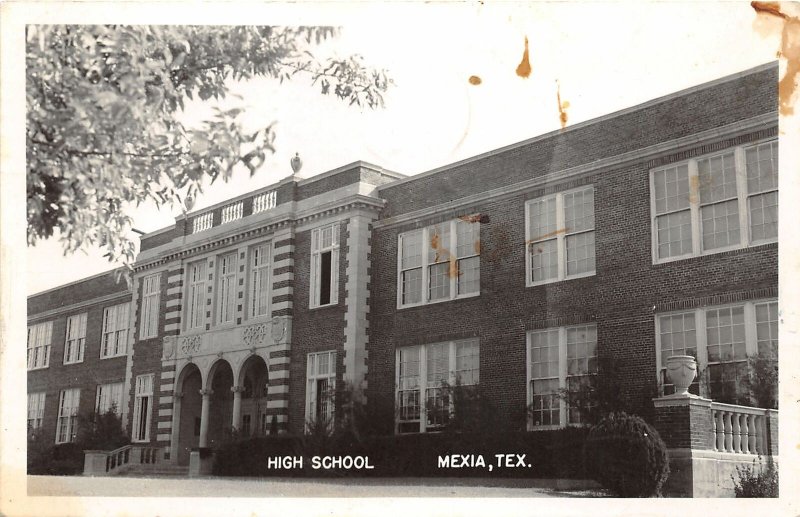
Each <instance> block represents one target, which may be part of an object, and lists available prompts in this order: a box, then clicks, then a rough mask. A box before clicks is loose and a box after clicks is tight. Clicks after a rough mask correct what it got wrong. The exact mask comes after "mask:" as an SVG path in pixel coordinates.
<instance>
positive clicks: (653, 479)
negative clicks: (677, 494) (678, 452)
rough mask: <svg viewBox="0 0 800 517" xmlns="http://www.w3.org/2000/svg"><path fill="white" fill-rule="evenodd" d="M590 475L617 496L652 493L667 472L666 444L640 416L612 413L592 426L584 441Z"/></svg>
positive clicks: (659, 491)
mask: <svg viewBox="0 0 800 517" xmlns="http://www.w3.org/2000/svg"><path fill="white" fill-rule="evenodd" d="M584 456H585V458H586V470H587V473H588V474H589V476H590V477H591V478H592V479H595V480H596V481H598V482H599V483H600V484H601V485H603V487H605V488H608V489H610V490H611V491H612V492H614V493H615V494H617V495H618V496H620V497H653V496H658V495H660V493H661V487H662V486H663V484H664V482H665V481H666V479H667V476H668V475H669V462H668V461H667V448H666V446H665V445H664V442H663V441H662V440H661V437H660V436H659V435H658V433H657V432H656V431H655V430H654V429H653V428H652V427H650V426H649V425H648V424H647V423H646V422H645V421H644V420H642V419H641V418H639V417H638V416H634V415H627V414H625V413H612V414H610V415H608V416H607V417H605V418H604V419H603V420H601V421H600V422H599V423H598V424H597V425H595V426H594V427H592V429H591V431H590V432H589V436H588V438H587V440H586V443H585V445H584Z"/></svg>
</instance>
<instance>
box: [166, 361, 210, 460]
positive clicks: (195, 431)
mask: <svg viewBox="0 0 800 517" xmlns="http://www.w3.org/2000/svg"><path fill="white" fill-rule="evenodd" d="M203 384H204V382H203V372H202V370H201V369H200V367H198V366H197V365H196V364H194V363H186V364H185V365H184V366H183V368H181V370H180V372H178V375H177V377H176V381H175V403H174V405H173V411H174V412H175V416H174V418H173V432H174V434H173V440H174V443H175V445H174V448H173V451H174V454H175V457H176V458H177V462H178V464H179V465H188V464H189V453H190V452H191V450H192V448H193V447H198V446H199V440H200V417H201V408H202V396H201V395H200V390H201V389H202V388H203Z"/></svg>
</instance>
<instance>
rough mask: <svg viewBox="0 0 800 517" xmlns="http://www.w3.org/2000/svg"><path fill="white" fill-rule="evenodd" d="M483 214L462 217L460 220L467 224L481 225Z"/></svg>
mask: <svg viewBox="0 0 800 517" xmlns="http://www.w3.org/2000/svg"><path fill="white" fill-rule="evenodd" d="M481 217H482V216H481V214H475V215H461V216H459V217H458V218H459V219H461V220H462V221H464V222H465V223H479V222H481Z"/></svg>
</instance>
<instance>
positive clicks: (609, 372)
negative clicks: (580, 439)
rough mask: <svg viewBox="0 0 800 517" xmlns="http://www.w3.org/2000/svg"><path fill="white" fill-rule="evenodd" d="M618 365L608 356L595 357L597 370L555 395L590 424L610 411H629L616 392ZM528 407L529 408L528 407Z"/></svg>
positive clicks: (618, 374) (617, 388)
mask: <svg viewBox="0 0 800 517" xmlns="http://www.w3.org/2000/svg"><path fill="white" fill-rule="evenodd" d="M619 379H620V370H619V364H618V362H617V361H616V360H614V359H613V358H611V357H599V358H598V359H597V373H596V374H595V375H592V376H584V377H581V380H582V381H583V382H581V383H580V384H579V385H578V386H577V389H569V388H566V389H561V390H559V397H560V398H561V399H562V400H564V402H565V403H566V404H568V407H570V408H574V409H576V410H577V411H578V413H579V414H580V421H581V423H583V424H588V425H594V424H596V423H598V422H599V421H600V420H602V419H603V418H604V417H605V416H606V415H608V414H609V413H612V412H614V411H624V410H630V409H631V408H629V407H624V406H623V405H624V404H625V401H624V400H623V399H622V398H621V397H620V394H619ZM531 409H532V408H531Z"/></svg>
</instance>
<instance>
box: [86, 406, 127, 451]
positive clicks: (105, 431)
mask: <svg viewBox="0 0 800 517" xmlns="http://www.w3.org/2000/svg"><path fill="white" fill-rule="evenodd" d="M76 443H77V444H78V446H79V447H80V448H81V449H83V450H97V451H113V450H114V449H117V448H119V447H122V446H123V445H128V444H129V443H131V441H130V438H128V435H127V433H126V432H125V429H124V427H123V425H122V418H121V417H120V416H118V415H117V414H116V413H115V412H114V410H113V409H109V410H108V411H106V412H105V413H91V414H89V415H88V416H83V415H79V416H78V436H77V439H76Z"/></svg>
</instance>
